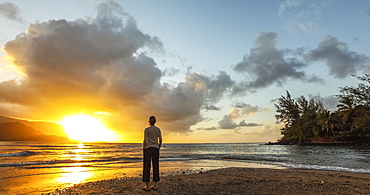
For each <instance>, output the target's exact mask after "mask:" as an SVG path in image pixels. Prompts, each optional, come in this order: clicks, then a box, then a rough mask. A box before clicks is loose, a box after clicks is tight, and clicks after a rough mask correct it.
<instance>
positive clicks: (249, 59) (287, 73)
mask: <svg viewBox="0 0 370 195" xmlns="http://www.w3.org/2000/svg"><path fill="white" fill-rule="evenodd" d="M276 43H277V34H276V33H272V32H262V33H260V34H259V35H258V37H257V39H256V41H255V43H254V47H253V48H251V49H250V52H249V55H245V56H244V58H243V60H242V61H241V62H239V63H237V64H236V65H235V67H234V70H235V71H236V72H238V73H242V74H246V75H247V76H249V77H250V78H251V81H244V82H241V83H238V84H237V85H236V86H235V87H234V88H233V93H234V94H238V93H242V92H244V91H254V90H256V89H260V88H266V87H269V86H271V85H273V84H276V85H279V86H281V85H282V84H283V83H285V82H286V81H287V79H288V78H291V79H297V80H301V81H305V82H313V81H314V82H316V81H318V80H320V79H318V78H316V77H315V76H307V75H306V74H305V72H304V71H303V70H302V69H303V68H304V67H306V66H307V64H306V62H304V61H303V60H300V59H299V58H298V54H299V50H297V52H295V51H292V50H287V49H278V48H276ZM288 54H293V55H295V56H289V55H288Z"/></svg>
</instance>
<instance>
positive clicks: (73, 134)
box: [60, 114, 116, 142]
mask: <svg viewBox="0 0 370 195" xmlns="http://www.w3.org/2000/svg"><path fill="white" fill-rule="evenodd" d="M60 124H61V125H63V127H64V130H65V131H66V132H67V134H68V136H69V138H71V139H73V140H79V141H83V142H98V141H106V142H112V141H114V140H115V138H116V135H115V134H114V133H113V131H111V130H109V129H107V128H105V127H104V124H103V123H101V122H100V121H99V120H98V119H96V118H94V117H92V116H89V115H85V114H80V115H73V116H66V117H64V118H63V121H61V122H60Z"/></svg>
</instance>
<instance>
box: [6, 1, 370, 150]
mask: <svg viewBox="0 0 370 195" xmlns="http://www.w3.org/2000/svg"><path fill="white" fill-rule="evenodd" d="M369 23H370V2H369V1H365V0H358V1H346V0H261V1H251V0H243V1H238V0H234V1H226V0H219V1H213V0H203V1H193V0H187V1H181V0H180V1H172V0H153V1H149V0H136V1H126V0H116V1H102V0H101V1H98V0H94V1H90V0H66V1H48V0H34V1H22V0H13V1H2V0H1V1H0V28H1V31H0V44H1V48H2V49H1V52H0V56H1V59H0V115H3V116H9V117H16V118H22V119H27V120H40V121H54V122H58V121H61V120H63V117H67V116H73V115H81V114H84V115H89V116H92V117H95V118H98V119H99V120H100V121H102V122H103V124H104V125H105V127H106V128H108V129H110V130H112V131H113V132H114V133H115V135H116V138H117V139H116V140H115V141H116V142H141V141H142V134H143V130H144V128H145V127H146V126H147V121H148V117H149V116H151V115H155V116H156V117H157V121H158V122H157V126H159V127H160V128H161V130H162V134H163V137H164V141H165V142H168V143H172V142H182V143H188V142H207V143H216V142H244V143H246V142H268V141H276V140H277V139H278V138H279V137H280V136H281V135H280V131H279V129H280V128H281V127H282V124H281V123H279V122H278V121H276V119H275V117H274V115H275V114H276V113H275V106H274V104H275V103H276V100H277V98H279V97H281V96H285V94H286V91H289V93H290V94H291V95H292V97H294V98H297V97H299V96H302V95H303V96H305V97H306V98H308V99H309V98H314V99H318V100H321V101H322V102H323V103H324V105H325V107H326V109H328V110H333V111H334V110H336V105H337V103H338V98H336V97H335V95H337V94H339V88H340V87H344V86H356V85H357V83H358V80H357V79H356V78H354V77H353V76H351V75H353V74H355V75H358V76H362V75H364V74H369V73H370V51H369V47H368V46H369V45H370V36H369V34H370V25H369Z"/></svg>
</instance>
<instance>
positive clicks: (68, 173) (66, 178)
mask: <svg viewBox="0 0 370 195" xmlns="http://www.w3.org/2000/svg"><path fill="white" fill-rule="evenodd" d="M85 148H86V146H85V145H84V144H81V143H80V144H78V145H77V147H76V148H75V149H72V150H71V153H74V154H69V155H65V156H66V157H67V158H69V159H71V160H72V161H77V162H73V163H71V164H69V166H68V167H63V168H61V171H62V173H61V174H60V177H59V178H57V179H56V181H57V182H59V183H64V184H71V185H73V184H78V183H82V182H84V181H86V180H87V179H89V178H91V177H92V176H93V172H92V170H91V169H92V168H91V167H88V166H87V164H88V163H87V162H84V160H87V159H88V158H90V157H91V155H87V153H88V150H87V149H85ZM78 161H81V162H78Z"/></svg>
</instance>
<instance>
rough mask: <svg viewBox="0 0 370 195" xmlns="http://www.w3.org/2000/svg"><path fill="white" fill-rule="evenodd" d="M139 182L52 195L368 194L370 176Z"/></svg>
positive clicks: (227, 173)
mask: <svg viewBox="0 0 370 195" xmlns="http://www.w3.org/2000/svg"><path fill="white" fill-rule="evenodd" d="M143 186H144V184H143V183H142V182H141V178H139V177H133V178H114V179H109V180H100V181H96V182H87V183H81V184H76V185H74V186H72V187H68V188H63V189H56V190H54V191H53V192H49V193H45V195H46V194H47V195H53V194H354V193H355V194H369V193H370V174H362V173H350V172H337V171H324V170H305V169H294V168H284V169H279V168H277V169H275V168H240V167H230V168H220V169H214V170H209V171H204V172H203V171H200V172H199V173H191V174H183V175H167V176H163V177H161V181H160V182H159V183H158V190H156V191H154V190H151V191H150V192H146V191H143V190H141V188H142V187H143Z"/></svg>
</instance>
